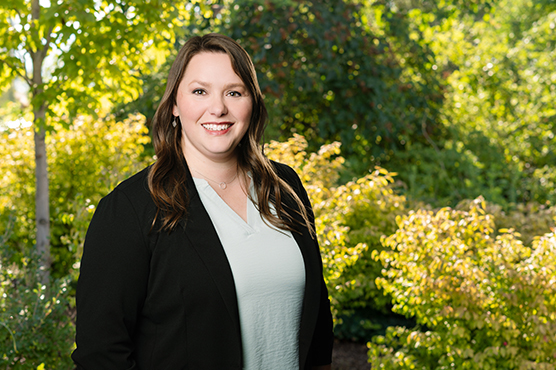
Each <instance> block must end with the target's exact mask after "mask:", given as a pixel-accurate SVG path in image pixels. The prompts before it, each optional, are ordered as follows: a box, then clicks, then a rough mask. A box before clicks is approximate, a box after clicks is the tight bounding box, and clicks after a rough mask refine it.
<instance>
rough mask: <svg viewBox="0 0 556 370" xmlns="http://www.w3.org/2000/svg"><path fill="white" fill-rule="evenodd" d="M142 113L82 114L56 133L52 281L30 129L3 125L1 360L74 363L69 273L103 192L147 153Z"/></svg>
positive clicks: (20, 365) (51, 140) (55, 365)
mask: <svg viewBox="0 0 556 370" xmlns="http://www.w3.org/2000/svg"><path fill="white" fill-rule="evenodd" d="M146 133H147V129H146V127H145V119H144V117H142V116H139V115H137V116H130V117H129V118H128V119H126V120H124V121H118V122H116V121H114V120H113V119H111V118H109V119H106V120H97V121H95V120H93V119H92V118H91V117H82V118H81V119H80V120H79V121H77V122H75V123H74V124H73V125H72V126H71V127H70V128H69V129H64V128H60V129H59V130H58V131H56V132H52V133H51V134H50V135H49V137H48V140H47V143H48V155H49V158H48V159H49V162H48V164H49V171H50V173H49V180H50V211H51V227H52V230H51V231H52V233H51V235H52V237H51V256H52V259H53V261H54V265H53V266H54V270H53V274H52V276H53V277H54V278H60V277H63V278H64V280H62V279H60V280H53V281H51V282H49V283H43V281H42V279H41V275H40V270H39V268H40V266H39V265H38V261H39V259H38V254H37V251H36V249H35V247H34V213H35V212H34V188H35V183H34V155H33V150H32V148H33V131H32V128H21V129H16V130H11V131H0V158H2V160H1V161H0V188H1V189H2V192H1V193H0V367H1V368H3V369H4V368H5V369H14V368H17V369H33V370H34V369H37V368H39V369H40V368H41V366H42V368H46V369H60V370H63V369H71V368H73V367H74V366H73V364H72V363H71V359H70V358H69V355H70V353H71V350H72V348H73V345H74V344H73V337H74V328H73V325H72V323H71V318H70V316H69V315H68V313H69V312H71V309H70V306H71V299H72V297H71V293H72V286H71V285H67V283H68V282H69V283H70V284H71V281H68V279H67V275H68V272H72V271H73V272H75V270H74V269H72V267H73V265H74V263H75V262H76V261H77V260H78V258H79V257H80V253H81V251H80V248H81V245H82V243H83V239H84V236H85V232H86V230H87V225H88V223H89V220H90V217H91V216H92V213H93V211H94V206H95V205H96V204H97V203H98V201H99V199H100V198H101V197H102V196H104V195H106V194H107V193H108V192H109V191H110V190H111V189H112V188H113V187H114V186H115V185H116V184H117V183H118V182H119V181H121V180H123V179H124V178H126V177H127V176H129V175H130V174H131V173H133V172H135V171H136V170H137V169H138V168H140V167H142V166H144V165H146V162H147V161H148V160H149V158H147V157H146V156H145V155H144V145H145V144H147V143H148V142H149V138H148V136H146Z"/></svg>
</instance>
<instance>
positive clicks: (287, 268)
mask: <svg viewBox="0 0 556 370" xmlns="http://www.w3.org/2000/svg"><path fill="white" fill-rule="evenodd" d="M193 180H194V182H195V186H196V188H197V191H198V192H199V196H200V198H201V201H202V203H203V205H204V206H205V208H206V210H207V212H208V214H209V216H210V218H211V220H212V223H213V225H214V227H215V229H216V232H217V234H218V237H219V238H220V241H221V242H222V246H223V247H224V251H225V252H226V256H227V258H228V261H229V263H230V266H231V269H232V274H233V277H234V283H235V288H236V292H237V301H238V308H239V319H240V325H241V339H242V345H243V360H244V370H267V369H281V370H299V345H298V333H299V325H300V318H301V308H302V302H303V292H304V289H305V266H304V263H303V256H302V254H301V251H300V249H299V247H298V245H297V242H296V241H295V239H294V238H293V236H292V234H291V233H290V232H289V231H283V230H280V231H278V230H276V229H274V228H271V227H269V226H268V225H267V224H265V222H264V221H263V219H262V217H261V216H260V214H259V212H258V211H257V209H256V208H255V205H254V204H253V203H252V202H251V201H250V200H248V201H247V223H246V222H245V221H244V220H243V219H242V218H241V217H240V216H239V215H238V214H237V213H235V212H234V211H233V210H232V209H231V208H230V207H229V206H228V205H227V204H226V202H224V201H223V200H222V198H220V196H219V195H218V194H217V193H216V191H214V189H213V188H212V187H211V186H210V185H209V184H208V182H207V181H206V180H204V179H197V178H194V179H193ZM251 184H252V181H251ZM249 191H250V192H251V195H252V196H253V199H256V196H255V193H254V190H253V186H252V185H251V187H250V189H249Z"/></svg>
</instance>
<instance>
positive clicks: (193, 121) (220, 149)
mask: <svg viewBox="0 0 556 370" xmlns="http://www.w3.org/2000/svg"><path fill="white" fill-rule="evenodd" d="M251 111H252V98H251V96H250V94H249V91H248V90H247V88H246V86H245V84H244V83H243V81H242V80H241V78H240V77H239V76H238V75H237V74H236V73H235V72H234V70H233V68H232V63H231V61H230V57H229V56H228V55H227V54H225V53H219V52H201V53H199V54H197V55H195V56H194V57H193V58H191V60H190V61H189V63H188V65H187V68H186V70H185V74H184V76H183V78H182V80H181V82H180V84H179V87H178V91H177V95H176V105H174V109H173V114H174V116H179V118H180V121H181V128H182V134H183V135H182V148H183V152H184V155H185V158H186V160H187V161H188V163H190V162H196V163H207V161H212V162H225V161H229V160H231V159H235V158H236V151H235V149H236V147H237V145H238V144H239V142H240V140H241V139H242V138H243V136H244V135H245V133H246V132H247V129H248V128H249V122H250V119H251Z"/></svg>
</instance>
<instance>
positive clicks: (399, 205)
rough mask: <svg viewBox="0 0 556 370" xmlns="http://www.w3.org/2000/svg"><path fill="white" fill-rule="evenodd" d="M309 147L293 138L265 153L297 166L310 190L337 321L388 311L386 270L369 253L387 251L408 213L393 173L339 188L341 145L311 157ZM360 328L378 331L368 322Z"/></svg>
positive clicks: (370, 176) (372, 175)
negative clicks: (361, 312) (365, 310)
mask: <svg viewBox="0 0 556 370" xmlns="http://www.w3.org/2000/svg"><path fill="white" fill-rule="evenodd" d="M306 147H307V142H306V141H305V139H304V138H303V137H302V136H300V135H294V136H293V137H292V138H290V139H289V140H288V141H285V142H271V143H270V144H269V145H268V146H267V147H266V148H265V149H266V153H267V155H268V156H269V157H270V158H271V159H274V160H277V161H279V162H282V163H287V164H289V165H291V166H292V167H294V168H295V170H296V171H297V173H298V174H299V175H300V177H301V180H302V182H303V183H304V185H305V187H306V189H307V193H308V195H309V198H310V199H311V202H312V204H313V210H314V212H315V226H316V232H317V236H318V239H319V243H320V247H321V253H322V256H323V263H324V276H325V280H326V282H327V285H328V290H329V293H330V298H331V303H332V308H333V312H334V316H335V318H339V317H341V316H345V315H350V314H351V313H352V311H353V309H355V308H361V307H373V308H377V309H379V310H383V311H384V312H387V311H388V309H387V308H386V305H387V304H388V299H387V298H386V297H384V295H383V294H382V292H381V291H379V290H378V289H377V286H376V284H375V278H377V277H378V276H380V271H381V269H382V266H381V265H380V263H378V262H377V261H374V260H373V259H372V258H371V253H372V252H373V251H381V250H382V249H383V246H382V244H381V242H380V240H381V237H382V236H383V235H390V234H391V233H393V232H394V231H395V229H396V223H395V220H396V216H398V215H401V214H403V213H404V212H405V207H406V201H405V198H404V197H403V196H400V195H397V194H396V193H395V192H394V190H393V186H392V184H393V181H394V179H393V177H394V176H395V174H394V173H390V172H388V171H387V170H385V169H383V168H376V169H375V170H374V171H372V172H370V173H369V174H367V175H366V176H364V177H361V178H359V179H356V180H354V181H350V182H348V183H346V184H338V182H339V178H340V175H339V173H340V172H341V171H342V170H343V163H344V159H343V158H342V157H340V156H339V153H340V144H339V143H337V142H335V143H332V144H329V145H325V146H322V147H321V148H320V150H319V151H318V152H317V153H311V154H307V152H306V151H305V149H306ZM361 324H362V325H365V326H368V327H374V328H376V327H378V326H379V323H377V322H372V321H369V320H366V321H365V322H362V323H361Z"/></svg>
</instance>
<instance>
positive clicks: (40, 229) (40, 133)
mask: <svg viewBox="0 0 556 370" xmlns="http://www.w3.org/2000/svg"><path fill="white" fill-rule="evenodd" d="M41 116H42V117H41ZM44 118H45V109H44V108H43V107H41V108H40V109H38V110H37V111H35V179H36V182H35V184H36V190H35V191H36V193H35V217H36V223H37V249H38V251H39V253H40V254H41V268H42V275H43V278H44V280H45V282H46V281H47V280H48V276H49V272H50V206H49V190H48V166H47V163H46V142H45V138H46V129H45V127H44Z"/></svg>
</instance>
